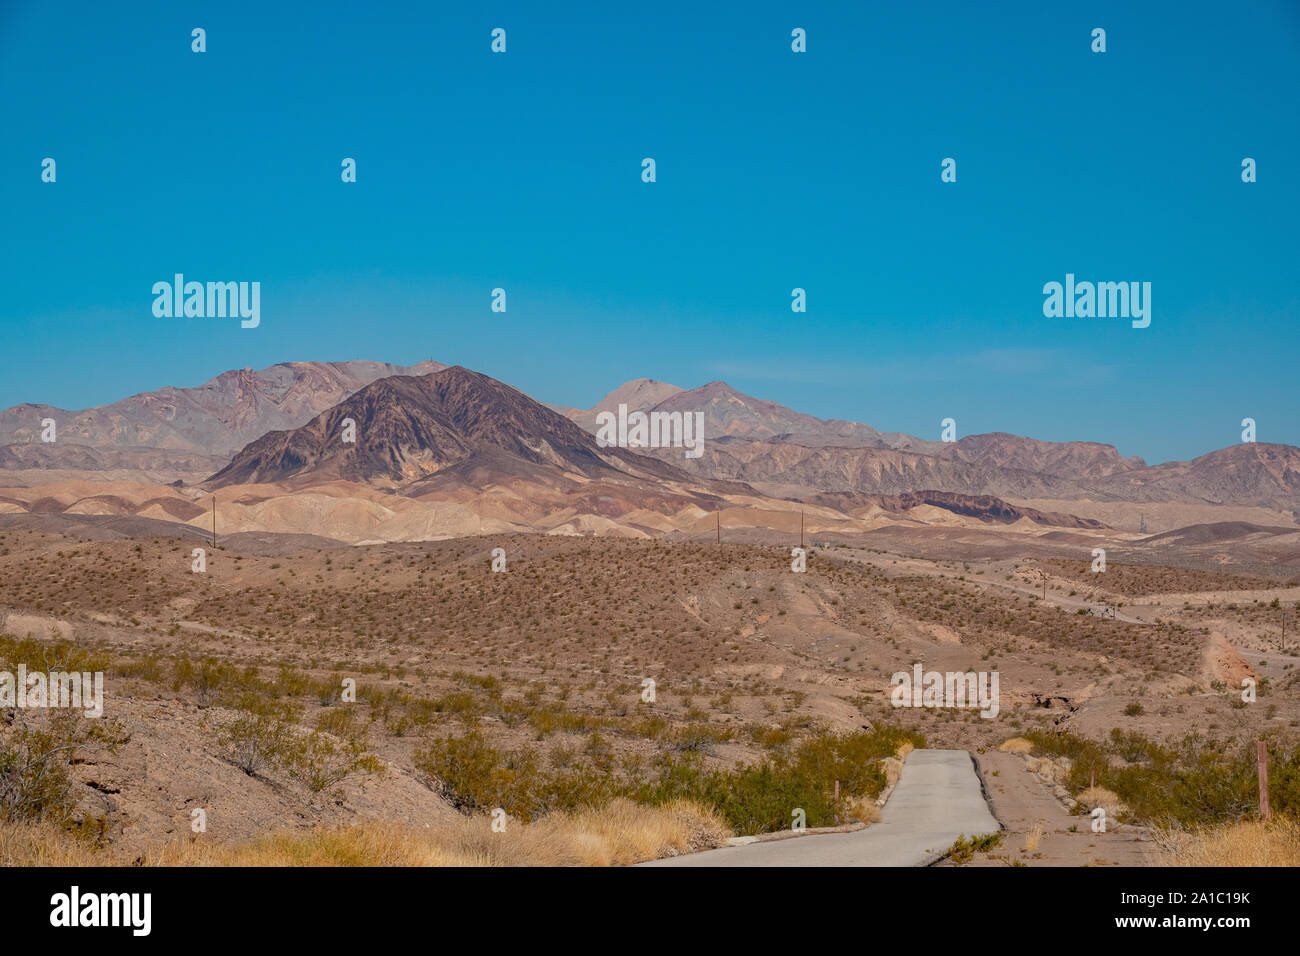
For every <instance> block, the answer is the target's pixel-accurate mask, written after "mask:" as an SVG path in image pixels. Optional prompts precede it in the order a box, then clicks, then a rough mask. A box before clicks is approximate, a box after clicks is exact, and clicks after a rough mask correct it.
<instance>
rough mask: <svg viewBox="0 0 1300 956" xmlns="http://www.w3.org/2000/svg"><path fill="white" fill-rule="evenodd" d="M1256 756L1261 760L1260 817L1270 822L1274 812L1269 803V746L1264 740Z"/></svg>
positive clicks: (1260, 743) (1259, 745)
mask: <svg viewBox="0 0 1300 956" xmlns="http://www.w3.org/2000/svg"><path fill="white" fill-rule="evenodd" d="M1256 758H1257V759H1258V761H1259V818H1260V819H1261V820H1263V821H1264V822H1265V823H1268V822H1269V820H1270V819H1271V818H1272V815H1273V814H1272V811H1271V810H1270V808H1269V805H1268V747H1267V746H1266V745H1265V744H1264V741H1262V740H1261V741H1260V742H1259V744H1258V749H1257V751H1256Z"/></svg>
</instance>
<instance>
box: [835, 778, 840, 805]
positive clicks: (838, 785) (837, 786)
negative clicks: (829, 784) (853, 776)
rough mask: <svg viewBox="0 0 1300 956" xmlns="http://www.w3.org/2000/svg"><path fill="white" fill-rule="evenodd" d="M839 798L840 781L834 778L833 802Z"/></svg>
mask: <svg viewBox="0 0 1300 956" xmlns="http://www.w3.org/2000/svg"><path fill="white" fill-rule="evenodd" d="M839 799H840V782H839V781H838V780H836V781H835V802H836V803H838V802H839Z"/></svg>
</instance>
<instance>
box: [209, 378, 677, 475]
mask: <svg viewBox="0 0 1300 956" xmlns="http://www.w3.org/2000/svg"><path fill="white" fill-rule="evenodd" d="M349 422H351V423H353V427H354V428H355V435H356V440H355V442H354V443H347V442H345V441H343V438H342V436H343V434H344V429H345V426H346V424H347V423H349ZM478 465H486V466H488V467H489V469H490V471H491V472H492V473H493V474H496V475H503V476H512V477H519V476H529V477H531V476H532V474H531V473H535V472H536V471H537V470H538V469H541V470H551V471H553V472H556V473H559V474H567V475H576V476H581V477H583V478H586V479H599V478H612V477H624V478H629V477H630V478H637V479H643V480H652V481H653V480H668V481H671V480H677V479H681V480H689V476H688V475H686V474H685V473H684V472H681V471H680V470H678V469H676V468H674V467H672V466H671V465H669V464H667V463H664V462H661V461H658V460H656V459H653V458H646V457H644V456H641V455H637V454H635V453H633V452H630V451H627V450H624V449H620V448H600V447H598V446H597V444H596V440H595V438H594V437H593V436H592V435H591V434H589V433H588V432H586V431H584V430H583V429H581V428H580V427H578V426H577V425H576V424H574V423H573V422H572V421H570V420H569V419H567V418H565V417H564V416H563V415H561V414H559V413H558V412H555V411H553V410H551V409H549V408H547V407H546V406H545V405H542V404H541V403H539V402H536V401H534V400H533V399H531V398H529V397H528V396H527V395H524V394H523V393H522V392H520V391H518V390H517V389H515V388H512V387H511V386H509V385H506V384H505V383H504V382H499V381H497V380H496V379H493V378H489V377H488V376H486V375H483V374H481V373H479V372H473V371H470V370H469V369H466V368H462V367H460V366H454V367H452V368H447V369H443V370H441V371H437V372H431V373H428V374H426V375H419V376H411V375H395V376H391V377H388V378H383V379H380V380H378V381H375V382H372V383H371V384H369V385H367V386H365V387H364V388H362V389H361V390H359V391H358V392H357V393H356V394H354V395H352V396H350V397H349V398H347V399H344V400H343V401H342V402H340V403H339V404H337V405H335V406H334V407H332V408H330V409H328V410H327V411H324V412H322V413H321V414H319V415H317V416H316V417H315V418H313V419H312V420H311V421H310V422H308V423H307V424H306V425H304V426H302V427H301V428H297V429H293V430H287V431H272V432H268V433H267V434H265V435H263V436H262V437H261V438H259V439H257V440H256V441H254V442H252V443H250V444H249V445H248V446H247V447H245V448H244V449H242V450H241V451H240V452H239V453H238V454H237V455H235V457H234V459H233V460H232V461H231V462H230V464H229V465H227V466H226V467H225V468H223V469H222V470H221V471H219V472H218V473H217V474H215V475H213V476H212V477H211V479H209V483H210V484H211V485H212V486H213V487H221V486H223V485H231V484H252V483H265V482H278V481H288V480H291V479H293V478H296V477H298V476H302V475H306V476H308V477H310V478H311V479H312V480H313V481H321V480H329V479H342V480H345V481H362V482H385V483H392V484H396V485H401V484H409V483H412V482H418V481H420V480H421V479H425V478H428V477H430V476H433V475H436V474H438V473H440V472H443V471H444V470H446V469H449V468H453V467H457V466H459V467H461V468H462V469H464V468H472V467H475V466H478Z"/></svg>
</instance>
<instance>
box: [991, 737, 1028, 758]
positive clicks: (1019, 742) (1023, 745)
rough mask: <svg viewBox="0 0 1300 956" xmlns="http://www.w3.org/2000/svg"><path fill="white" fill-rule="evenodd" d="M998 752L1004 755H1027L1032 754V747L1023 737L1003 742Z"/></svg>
mask: <svg viewBox="0 0 1300 956" xmlns="http://www.w3.org/2000/svg"><path fill="white" fill-rule="evenodd" d="M998 750H999V751H1000V752H1001V753H1004V754H1027V753H1033V751H1034V745H1033V744H1031V743H1030V742H1029V741H1028V740H1026V739H1025V738H1024V737H1012V738H1011V739H1010V740H1004V741H1003V742H1002V743H1001V744H1000V745H999V746H998Z"/></svg>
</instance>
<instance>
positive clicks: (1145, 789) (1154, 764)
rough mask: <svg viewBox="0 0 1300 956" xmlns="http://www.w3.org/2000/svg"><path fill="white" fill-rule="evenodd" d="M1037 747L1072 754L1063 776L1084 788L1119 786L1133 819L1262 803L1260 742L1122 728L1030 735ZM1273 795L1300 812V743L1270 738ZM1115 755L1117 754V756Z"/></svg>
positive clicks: (1237, 811)
mask: <svg viewBox="0 0 1300 956" xmlns="http://www.w3.org/2000/svg"><path fill="white" fill-rule="evenodd" d="M1025 736H1026V738H1028V739H1029V740H1030V741H1031V742H1032V743H1033V744H1034V747H1035V751H1036V752H1038V753H1045V754H1050V755H1054V756H1061V757H1067V758H1069V760H1070V766H1069V770H1068V771H1066V773H1065V776H1064V779H1063V783H1064V785H1065V787H1066V788H1067V789H1068V790H1070V792H1071V793H1073V794H1075V795H1076V796H1079V795H1081V794H1082V793H1083V792H1084V791H1086V790H1087V789H1088V788H1089V787H1090V786H1092V785H1093V782H1094V781H1095V784H1096V786H1097V787H1103V786H1104V787H1105V788H1106V789H1107V790H1110V791H1112V792H1114V793H1115V794H1116V795H1117V796H1118V797H1119V799H1120V800H1122V801H1123V803H1124V804H1125V806H1126V807H1127V808H1128V817H1129V818H1130V819H1132V820H1135V821H1139V822H1143V823H1150V824H1155V825H1159V826H1182V827H1188V826H1198V827H1199V826H1211V825H1217V824H1221V823H1231V822H1234V821H1237V820H1242V819H1245V818H1247V817H1249V816H1251V815H1252V814H1254V813H1255V812H1257V810H1258V806H1259V789H1258V786H1259V785H1258V770H1257V767H1256V762H1255V761H1256V755H1255V745H1254V744H1253V743H1244V744H1236V745H1229V744H1227V743H1224V742H1222V741H1219V740H1216V739H1214V738H1212V737H1205V736H1202V735H1201V734H1197V733H1192V734H1187V735H1186V736H1184V737H1183V738H1182V739H1181V740H1179V741H1176V742H1172V743H1167V744H1164V745H1162V744H1159V743H1156V742H1154V741H1151V740H1148V739H1146V738H1145V737H1143V736H1142V735H1141V734H1138V733H1135V732H1125V731H1120V730H1118V729H1116V730H1113V731H1111V734H1110V738H1109V740H1108V741H1106V742H1104V743H1103V742H1098V741H1094V740H1089V739H1087V738H1084V737H1077V736H1075V735H1073V734H1068V733H1061V734H1049V733H1041V732H1036V731H1035V732H1030V733H1027V734H1025ZM1268 749H1269V787H1268V790H1269V801H1270V803H1271V805H1272V807H1273V809H1274V811H1275V812H1278V813H1282V814H1287V815H1291V816H1296V815H1300V744H1298V743H1295V742H1291V743H1286V742H1283V741H1276V740H1273V741H1270V742H1269V746H1268ZM1112 758H1117V761H1118V765H1116V761H1113V760H1112Z"/></svg>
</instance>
